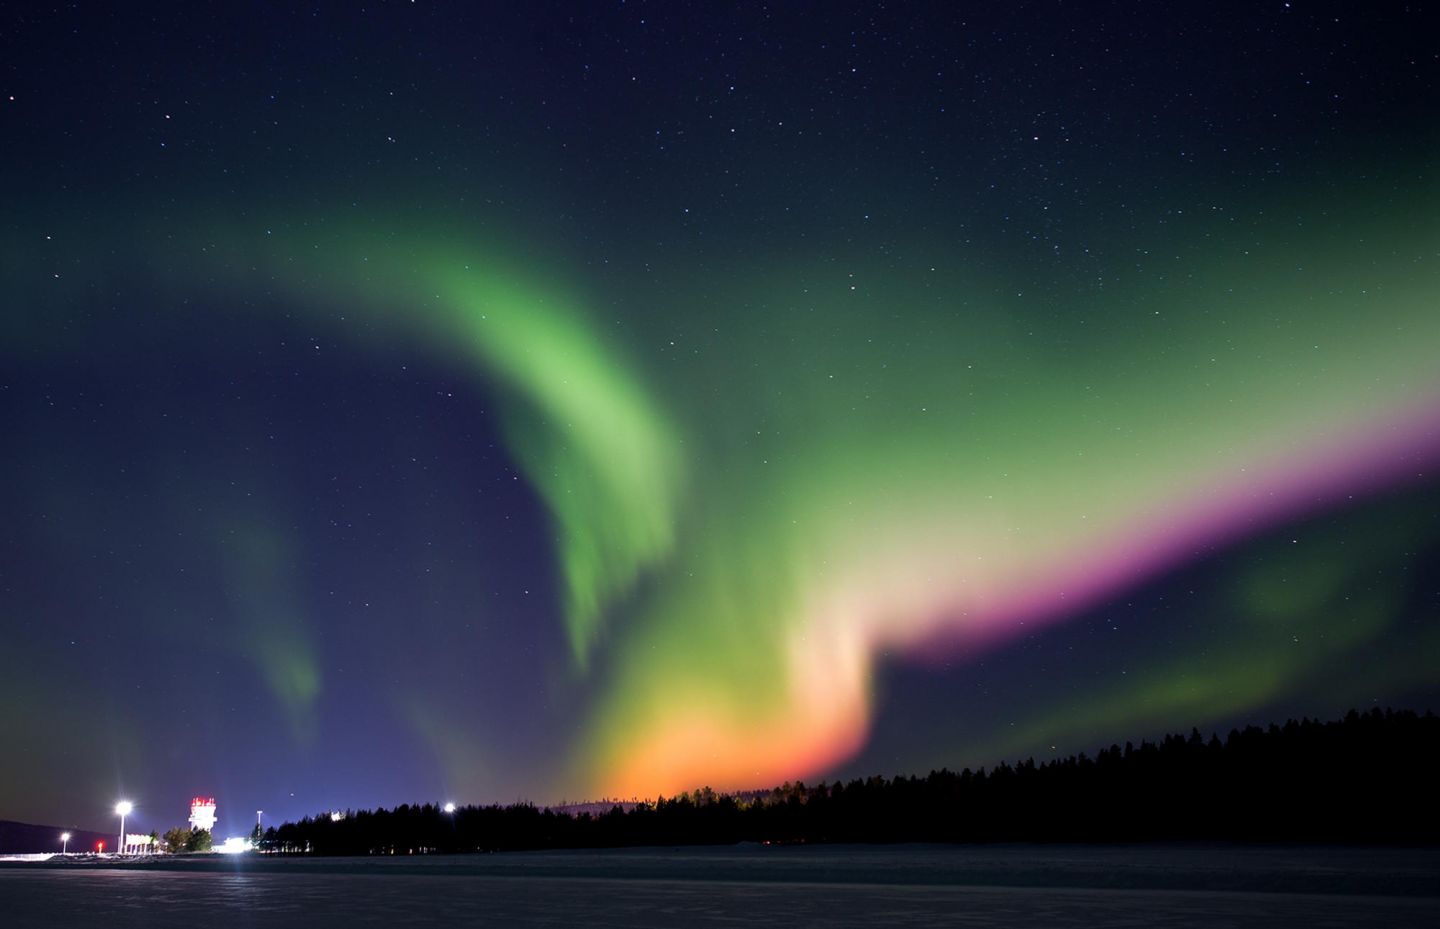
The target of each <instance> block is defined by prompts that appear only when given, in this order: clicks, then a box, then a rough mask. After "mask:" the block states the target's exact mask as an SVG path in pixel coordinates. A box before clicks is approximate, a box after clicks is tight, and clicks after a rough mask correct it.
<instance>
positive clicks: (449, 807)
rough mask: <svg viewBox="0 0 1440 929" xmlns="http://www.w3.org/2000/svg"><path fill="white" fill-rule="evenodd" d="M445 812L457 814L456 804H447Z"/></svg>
mask: <svg viewBox="0 0 1440 929" xmlns="http://www.w3.org/2000/svg"><path fill="white" fill-rule="evenodd" d="M445 812H447V813H453V812H455V804H453V803H447V804H445Z"/></svg>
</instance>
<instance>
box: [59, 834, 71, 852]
mask: <svg viewBox="0 0 1440 929" xmlns="http://www.w3.org/2000/svg"><path fill="white" fill-rule="evenodd" d="M69 848H70V833H68V832H62V833H60V854H62V855H63V854H65V852H66V851H68V850H69Z"/></svg>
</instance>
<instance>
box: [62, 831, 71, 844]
mask: <svg viewBox="0 0 1440 929" xmlns="http://www.w3.org/2000/svg"><path fill="white" fill-rule="evenodd" d="M60 841H61V842H69V841H70V833H68V832H62V833H60Z"/></svg>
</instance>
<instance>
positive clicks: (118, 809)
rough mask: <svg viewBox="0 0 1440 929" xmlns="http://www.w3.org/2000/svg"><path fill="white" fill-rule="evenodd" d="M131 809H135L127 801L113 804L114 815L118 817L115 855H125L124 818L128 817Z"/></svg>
mask: <svg viewBox="0 0 1440 929" xmlns="http://www.w3.org/2000/svg"><path fill="white" fill-rule="evenodd" d="M133 809H135V805H134V804H133V803H131V802H130V801H129V800H121V801H120V802H119V803H117V804H115V815H117V816H119V817H120V841H119V842H118V843H117V844H116V847H115V854H117V855H123V854H125V817H126V816H129V815H130V811H131V810H133Z"/></svg>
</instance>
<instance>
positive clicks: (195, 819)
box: [190, 797, 215, 835]
mask: <svg viewBox="0 0 1440 929" xmlns="http://www.w3.org/2000/svg"><path fill="white" fill-rule="evenodd" d="M190 828H191V829H204V830H205V831H206V832H208V833H210V834H211V835H214V834H215V798H214V797H194V798H192V799H191V800H190Z"/></svg>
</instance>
